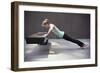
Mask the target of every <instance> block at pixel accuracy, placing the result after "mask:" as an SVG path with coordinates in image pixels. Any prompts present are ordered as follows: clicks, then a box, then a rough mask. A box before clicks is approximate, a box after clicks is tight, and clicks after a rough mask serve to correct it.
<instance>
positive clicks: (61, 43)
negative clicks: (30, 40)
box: [24, 39, 90, 62]
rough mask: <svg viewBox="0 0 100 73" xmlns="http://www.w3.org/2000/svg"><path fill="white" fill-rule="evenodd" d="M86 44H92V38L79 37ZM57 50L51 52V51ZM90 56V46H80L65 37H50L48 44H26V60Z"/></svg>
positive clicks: (71, 58) (86, 57) (68, 58)
mask: <svg viewBox="0 0 100 73" xmlns="http://www.w3.org/2000/svg"><path fill="white" fill-rule="evenodd" d="M78 40H80V41H82V42H84V43H85V44H88V45H89V44H90V39H78ZM50 50H52V51H55V53H54V54H50V53H49V51H50ZM88 58H90V46H89V47H88V48H85V49H83V48H80V47H79V46H77V45H76V44H74V43H71V42H69V41H66V40H63V39H49V43H48V45H38V44H26V43H25V45H24V61H25V62H28V61H59V60H75V59H88Z"/></svg>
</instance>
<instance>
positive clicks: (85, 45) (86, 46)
mask: <svg viewBox="0 0 100 73" xmlns="http://www.w3.org/2000/svg"><path fill="white" fill-rule="evenodd" d="M88 47H89V45H88V44H84V45H83V46H81V48H83V49H85V48H88Z"/></svg>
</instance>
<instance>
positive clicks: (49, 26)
mask: <svg viewBox="0 0 100 73" xmlns="http://www.w3.org/2000/svg"><path fill="white" fill-rule="evenodd" d="M42 27H44V28H46V29H49V30H48V32H47V33H46V34H44V35H43V36H44V37H47V36H48V35H49V34H50V33H51V32H53V33H54V34H55V35H56V36H58V37H59V38H63V39H65V40H68V41H70V42H73V43H75V44H77V45H78V46H80V47H81V48H86V47H87V45H86V44H84V43H83V42H81V41H79V40H76V39H73V38H71V37H70V36H68V35H67V34H66V33H65V32H64V31H61V30H60V29H59V28H57V27H56V26H55V25H54V24H51V23H50V22H49V20H48V19H44V20H43V22H42Z"/></svg>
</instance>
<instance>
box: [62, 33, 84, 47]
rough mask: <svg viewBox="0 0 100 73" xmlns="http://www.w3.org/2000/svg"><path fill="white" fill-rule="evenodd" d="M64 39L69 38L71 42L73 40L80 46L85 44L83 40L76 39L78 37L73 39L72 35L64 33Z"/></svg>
mask: <svg viewBox="0 0 100 73" xmlns="http://www.w3.org/2000/svg"><path fill="white" fill-rule="evenodd" d="M63 39H65V40H68V41H70V42H73V43H75V44H77V45H78V46H80V47H82V46H83V45H84V43H83V42H81V41H79V40H76V39H73V38H71V37H70V36H68V35H67V34H65V33H64V36H63Z"/></svg>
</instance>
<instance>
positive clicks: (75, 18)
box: [24, 11, 90, 38]
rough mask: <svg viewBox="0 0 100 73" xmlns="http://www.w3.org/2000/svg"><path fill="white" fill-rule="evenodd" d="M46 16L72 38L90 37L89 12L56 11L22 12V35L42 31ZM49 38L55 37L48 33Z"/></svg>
mask: <svg viewBox="0 0 100 73" xmlns="http://www.w3.org/2000/svg"><path fill="white" fill-rule="evenodd" d="M45 18H48V19H49V20H50V22H52V23H53V24H55V25H56V26H57V27H58V28H59V29H60V30H63V31H64V32H65V33H66V34H68V35H69V36H71V37H73V38H90V14H76V13H56V12H34V11H25V12H24V23H25V26H24V32H25V33H24V35H25V37H27V36H29V35H31V34H34V33H37V32H42V31H47V30H45V29H44V28H43V27H41V23H42V21H43V20H44V19H45ZM49 38H56V36H55V35H54V34H52V33H51V34H50V36H49Z"/></svg>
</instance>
